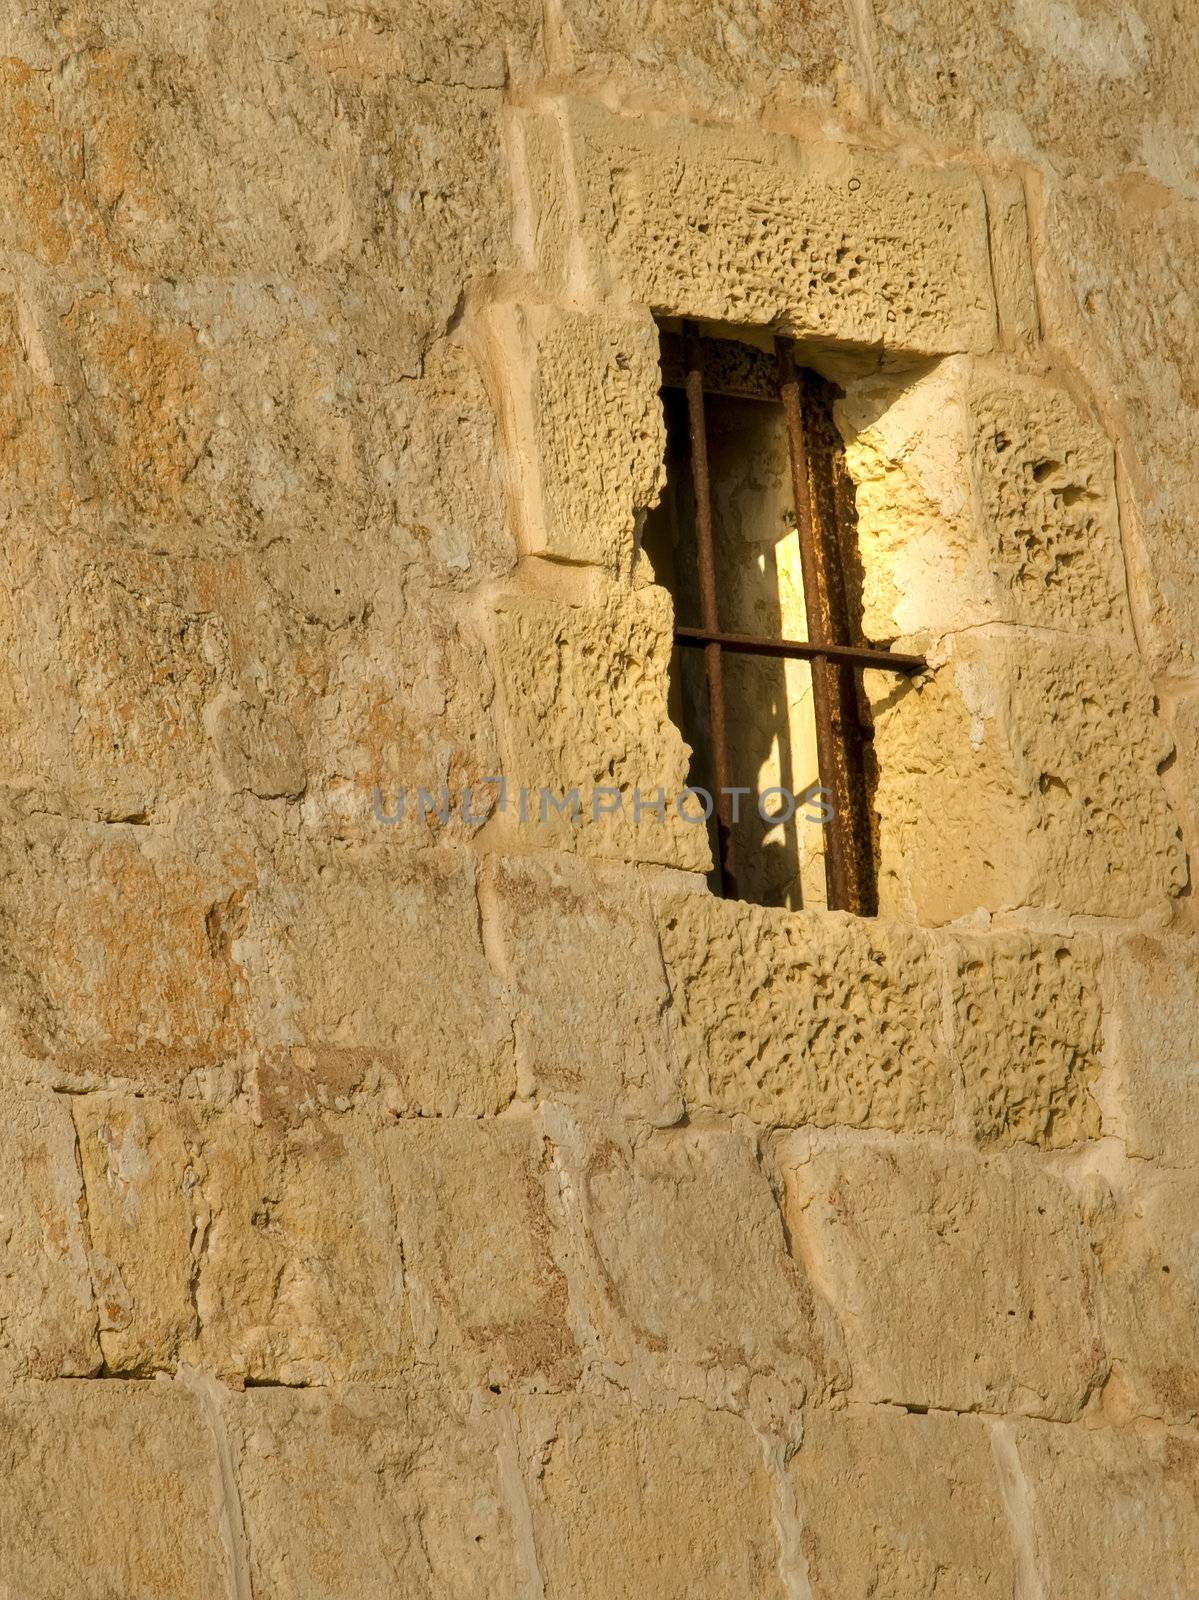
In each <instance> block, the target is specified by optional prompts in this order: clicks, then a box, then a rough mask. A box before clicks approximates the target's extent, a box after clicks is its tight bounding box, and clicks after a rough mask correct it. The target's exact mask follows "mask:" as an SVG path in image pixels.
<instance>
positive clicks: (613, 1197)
mask: <svg viewBox="0 0 1199 1600" xmlns="http://www.w3.org/2000/svg"><path fill="white" fill-rule="evenodd" d="M560 1159H561V1160H562V1162H563V1164H564V1166H565V1168H566V1172H567V1187H568V1189H569V1192H570V1195H571V1197H572V1199H573V1201H574V1203H576V1204H577V1205H578V1208H579V1213H580V1221H581V1225H582V1231H583V1232H584V1234H585V1236H586V1250H587V1255H588V1257H589V1258H590V1259H589V1262H588V1271H587V1273H586V1277H587V1279H588V1280H589V1281H590V1283H591V1284H592V1300H593V1302H594V1303H593V1318H594V1321H595V1324H596V1326H597V1328H598V1330H599V1333H600V1340H601V1345H602V1346H603V1347H604V1349H605V1352H606V1353H607V1354H608V1356H609V1358H615V1359H617V1360H621V1361H625V1362H633V1361H639V1362H640V1363H641V1364H643V1365H644V1364H645V1363H646V1362H650V1363H651V1364H652V1365H653V1366H655V1367H659V1366H660V1367H661V1368H662V1370H663V1375H664V1379H665V1381H666V1382H667V1383H668V1384H671V1385H672V1386H673V1387H675V1388H676V1389H677V1388H679V1387H682V1388H683V1389H684V1392H686V1387H687V1385H688V1384H690V1385H691V1386H692V1392H695V1391H694V1387H693V1386H694V1385H695V1383H696V1382H697V1378H696V1376H695V1374H697V1373H705V1374H711V1373H712V1372H713V1371H719V1372H721V1373H723V1375H724V1377H725V1379H726V1381H731V1382H733V1383H735V1384H738V1385H744V1384H746V1383H748V1381H749V1380H750V1379H751V1378H752V1377H753V1376H755V1375H758V1374H765V1375H768V1376H769V1377H771V1378H773V1379H775V1380H779V1381H782V1382H783V1383H784V1384H786V1385H787V1386H788V1389H789V1392H790V1394H791V1396H792V1399H793V1402H798V1401H801V1400H802V1398H803V1396H804V1394H805V1393H813V1392H816V1393H828V1392H829V1391H830V1390H832V1389H834V1388H837V1387H844V1385H845V1383H846V1378H847V1373H846V1368H845V1361H844V1346H843V1343H842V1340H841V1337H840V1332H839V1330H838V1328H837V1326H836V1323H835V1321H834V1320H833V1318H832V1316H831V1315H830V1313H829V1310H828V1308H827V1306H826V1305H825V1304H824V1302H823V1301H822V1299H821V1298H820V1296H819V1294H817V1293H815V1292H814V1291H813V1288H812V1285H811V1283H810V1282H809V1280H808V1278H807V1276H806V1275H805V1273H804V1270H803V1268H802V1267H801V1266H800V1265H798V1264H797V1263H796V1262H795V1261H794V1260H793V1259H792V1258H791V1256H790V1255H789V1254H788V1251H787V1245H786V1241H785V1238H784V1235H783V1227H782V1219H781V1216H780V1214H779V1209H778V1206H777V1205H776V1204H775V1200H774V1196H773V1195H772V1193H771V1190H770V1186H769V1184H768V1183H767V1181H766V1177H765V1175H764V1174H763V1172H762V1169H761V1168H760V1166H759V1165H758V1161H757V1157H756V1154H755V1152H754V1149H753V1146H752V1145H751V1143H750V1142H749V1141H748V1140H747V1139H746V1138H744V1137H743V1136H742V1135H740V1134H734V1133H719V1132H715V1131H712V1132H698V1131H693V1130H690V1129H686V1130H682V1131H679V1132H677V1133H673V1132H672V1133H661V1134H657V1135H655V1136H653V1137H652V1138H649V1139H646V1140H643V1141H641V1142H640V1143H638V1144H637V1145H636V1146H635V1147H634V1148H633V1149H631V1150H629V1149H622V1148H620V1147H619V1146H618V1145H617V1144H616V1143H614V1142H611V1141H608V1140H604V1141H600V1142H597V1143H596V1144H595V1145H594V1146H593V1147H592V1148H591V1149H590V1150H588V1151H587V1153H586V1155H583V1154H582V1153H581V1152H578V1151H569V1150H567V1151H563V1152H562V1153H561V1154H560Z"/></svg>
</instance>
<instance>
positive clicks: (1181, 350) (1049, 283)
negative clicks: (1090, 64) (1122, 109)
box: [1039, 46, 1199, 674]
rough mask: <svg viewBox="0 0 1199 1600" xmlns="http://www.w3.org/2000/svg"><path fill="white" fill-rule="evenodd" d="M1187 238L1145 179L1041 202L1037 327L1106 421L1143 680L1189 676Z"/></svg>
mask: <svg viewBox="0 0 1199 1600" xmlns="http://www.w3.org/2000/svg"><path fill="white" fill-rule="evenodd" d="M1188 48H1190V47H1189V46H1188ZM1184 81H1185V80H1184ZM1130 239H1135V240H1136V241H1137V248H1136V249H1135V250H1130V249H1129V247H1128V242H1129V240H1130ZM1197 241H1199V224H1197V222H1196V216H1195V209H1194V206H1193V205H1191V204H1190V203H1189V202H1187V201H1184V200H1182V199H1179V198H1174V197H1172V196H1171V195H1170V193H1169V191H1168V190H1165V189H1163V188H1161V187H1160V186H1159V185H1156V184H1149V183H1146V182H1132V183H1130V184H1129V185H1127V186H1125V185H1123V184H1119V185H1113V186H1111V187H1101V186H1091V185H1084V184H1082V183H1078V182H1075V183H1068V184H1060V185H1057V186H1055V187H1054V188H1053V189H1052V191H1051V192H1050V194H1049V196H1048V199H1047V204H1046V211H1045V220H1044V248H1043V251H1042V255H1041V266H1040V269H1039V270H1040V280H1039V293H1040V296H1041V302H1042V306H1043V310H1044V316H1045V324H1046V334H1047V336H1048V337H1049V338H1051V339H1052V340H1053V341H1054V342H1055V343H1057V344H1059V345H1060V346H1061V347H1062V348H1063V349H1066V350H1069V352H1070V359H1071V361H1072V362H1074V363H1075V364H1076V365H1077V367H1078V369H1079V370H1080V372H1081V374H1082V375H1083V377H1084V378H1085V379H1086V380H1087V381H1088V382H1089V383H1090V384H1091V386H1092V388H1093V389H1094V391H1095V393H1096V395H1097V396H1098V397H1099V399H1100V400H1101V401H1102V403H1103V404H1104V405H1105V406H1106V407H1107V409H1108V411H1109V413H1110V414H1111V415H1112V416H1113V418H1114V421H1115V424H1116V430H1117V437H1118V440H1119V446H1120V456H1121V465H1122V467H1123V469H1124V473H1125V490H1124V502H1125V503H1124V533H1125V543H1126V548H1127V557H1128V566H1129V584H1130V590H1131V593H1132V595H1133V599H1134V604H1135V606H1136V608H1137V615H1138V623H1139V631H1140V635H1141V638H1142V640H1143V644H1144V647H1145V648H1146V651H1147V653H1148V655H1149V664H1150V668H1151V670H1152V671H1153V672H1154V673H1155V674H1156V673H1160V672H1164V671H1170V672H1180V673H1185V672H1190V671H1192V670H1193V669H1194V666H1195V664H1196V657H1195V649H1194V643H1195V640H1196V638H1199V554H1197V551H1199V544H1197V541H1196V537H1195V510H1194V495H1193V484H1194V461H1195V453H1196V450H1197V449H1199V336H1197V334H1196V323H1195V318H1194V317H1193V316H1192V315H1191V310H1190V308H1191V307H1192V306H1193V304H1194V303H1195V300H1196V297H1197V296H1199V267H1197V263H1199V250H1197V248H1196V245H1197Z"/></svg>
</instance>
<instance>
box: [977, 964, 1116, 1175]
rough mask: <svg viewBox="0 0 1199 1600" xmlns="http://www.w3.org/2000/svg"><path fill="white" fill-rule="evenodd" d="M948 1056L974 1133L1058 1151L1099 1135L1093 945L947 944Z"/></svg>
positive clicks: (1097, 1011)
mask: <svg viewBox="0 0 1199 1600" xmlns="http://www.w3.org/2000/svg"><path fill="white" fill-rule="evenodd" d="M949 949H950V952H951V955H952V958H953V960H954V965H953V968H952V978H951V982H952V990H953V1029H954V1052H955V1054H956V1056H957V1059H958V1062H959V1065H960V1066H961V1070H962V1076H963V1078H964V1080H965V1084H966V1105H967V1112H968V1115H969V1118H970V1124H971V1127H972V1129H973V1132H974V1134H975V1137H976V1138H978V1139H981V1140H983V1141H984V1142H989V1141H1000V1142H1004V1143H1011V1142H1012V1141H1014V1140H1022V1141H1024V1142H1026V1143H1028V1144H1034V1145H1039V1146H1041V1147H1043V1148H1050V1149H1052V1148H1056V1147H1060V1146H1062V1145H1069V1144H1073V1143H1075V1141H1076V1140H1079V1139H1094V1138H1097V1137H1098V1134H1099V1107H1098V1105H1097V1103H1096V1102H1095V1100H1094V1099H1093V1098H1092V1095H1091V1092H1090V1084H1091V1083H1092V1081H1093V1080H1094V1078H1095V1077H1096V1076H1097V1074H1098V1072H1099V1022H1100V983H1099V956H1100V949H1099V945H1098V942H1097V941H1095V940H1090V939H1086V938H1082V937H1075V938H1073V939H1070V940H1065V939H1052V938H1036V937H1033V936H1032V935H1029V934H1024V933H995V934H987V935H983V936H980V937H978V938H971V937H968V936H964V935H963V936H955V937H954V938H953V939H952V940H951V941H950V942H949Z"/></svg>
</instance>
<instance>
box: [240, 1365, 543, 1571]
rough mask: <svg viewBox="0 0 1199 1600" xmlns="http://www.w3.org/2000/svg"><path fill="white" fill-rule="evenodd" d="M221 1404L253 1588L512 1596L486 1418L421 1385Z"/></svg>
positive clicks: (283, 1393) (507, 1539)
mask: <svg viewBox="0 0 1199 1600" xmlns="http://www.w3.org/2000/svg"><path fill="white" fill-rule="evenodd" d="M223 1410H224V1412H225V1415H226V1417H227V1419H228V1424H229V1427H230V1432H231V1433H232V1435H233V1440H234V1451H235V1462H236V1473H237V1485H238V1493H239V1496H240V1500H241V1508H242V1517H243V1519H244V1522H245V1530H246V1543H247V1546H248V1548H249V1562H250V1579H251V1582H252V1583H253V1585H254V1593H255V1594H264V1595H272V1594H279V1595H282V1594H287V1595H291V1596H295V1597H296V1600H301V1597H304V1600H317V1597H318V1596H319V1597H320V1600H393V1597H398V1600H433V1597H434V1596H437V1595H451V1594H452V1595H454V1596H461V1597H462V1600H489V1597H491V1596H493V1595H494V1596H500V1597H506V1596H512V1597H515V1595H516V1594H517V1593H518V1592H519V1591H518V1587H517V1580H516V1576H515V1572H514V1538H513V1531H512V1527H511V1524H510V1522H509V1518H508V1513H507V1510H506V1507H505V1505H504V1501H503V1495H502V1491H501V1486H500V1482H499V1469H498V1464H497V1460H496V1438H495V1431H496V1430H495V1428H494V1427H493V1426H489V1425H488V1424H487V1423H486V1421H484V1420H481V1419H478V1418H471V1419H470V1420H466V1419H464V1418H462V1417H459V1416H456V1415H454V1413H453V1411H452V1410H451V1409H450V1407H449V1406H448V1405H446V1404H445V1402H444V1401H443V1400H441V1399H439V1398H438V1397H437V1396H436V1395H435V1393H434V1392H433V1391H430V1390H428V1389H427V1388H426V1389H425V1390H423V1391H422V1392H421V1393H419V1394H418V1393H415V1392H413V1393H409V1392H407V1391H406V1390H404V1389H377V1388H367V1387H365V1386H362V1387H359V1386H357V1385H351V1386H349V1387H345V1388H339V1389H338V1390H336V1391H335V1392H333V1393H329V1392H327V1391H322V1390H319V1389H257V1390H255V1389H250V1390H247V1391H246V1392H245V1394H244V1395H240V1396H237V1397H232V1396H231V1397H230V1398H229V1400H228V1401H227V1402H226V1403H225V1405H224V1407H223Z"/></svg>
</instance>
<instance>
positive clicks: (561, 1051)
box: [491, 856, 681, 1122]
mask: <svg viewBox="0 0 1199 1600" xmlns="http://www.w3.org/2000/svg"><path fill="white" fill-rule="evenodd" d="M491 883H492V885H493V887H494V892H495V902H496V907H497V920H498V924H499V930H500V938H501V942H502V948H503V960H504V965H505V968H506V970H507V972H508V974H509V976H510V978H511V981H512V983H513V985H514V989H515V1003H516V1023H515V1033H516V1057H517V1070H518V1073H519V1074H520V1077H521V1079H522V1083H523V1084H524V1087H525V1092H526V1093H538V1094H540V1095H542V1096H544V1097H545V1098H547V1099H551V1100H554V1101H560V1102H565V1103H567V1104H569V1105H572V1106H576V1105H577V1106H579V1107H590V1108H592V1109H594V1110H597V1111H599V1112H600V1113H601V1114H610V1113H613V1112H616V1113H625V1114H631V1115H634V1116H644V1117H647V1118H649V1120H650V1121H653V1122H660V1121H667V1122H671V1121H674V1120H675V1118H676V1117H677V1116H678V1115H679V1112H680V1111H681V1102H680V1100H679V1096H678V1091H677V1089H676V1087H675V1085H674V1082H673V1071H672V1063H671V1055H670V1043H669V1039H668V1037H667V1033H666V1021H665V1012H666V1006H667V1004H668V1001H669V994H668V991H667V988H666V975H665V973H664V971H663V968H662V956H661V952H660V950H659V948H658V937H657V931H656V928H655V926H654V921H653V916H652V913H651V910H650V904H649V898H648V896H647V895H646V893H645V890H644V889H643V888H642V887H641V884H640V883H639V881H638V880H637V879H636V878H635V877H634V875H633V874H632V873H619V874H617V873H607V874H605V873H604V872H603V871H602V870H597V869H595V868H593V867H592V866H590V865H589V864H588V863H586V862H583V861H580V860H579V859H578V858H577V857H571V856H549V857H546V856H540V857H536V858H530V857H517V856H511V857H501V858H499V859H498V860H497V862H496V865H495V872H494V876H493V878H492V880H491Z"/></svg>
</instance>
